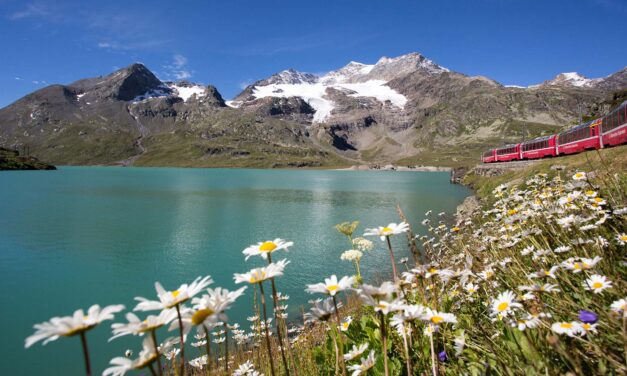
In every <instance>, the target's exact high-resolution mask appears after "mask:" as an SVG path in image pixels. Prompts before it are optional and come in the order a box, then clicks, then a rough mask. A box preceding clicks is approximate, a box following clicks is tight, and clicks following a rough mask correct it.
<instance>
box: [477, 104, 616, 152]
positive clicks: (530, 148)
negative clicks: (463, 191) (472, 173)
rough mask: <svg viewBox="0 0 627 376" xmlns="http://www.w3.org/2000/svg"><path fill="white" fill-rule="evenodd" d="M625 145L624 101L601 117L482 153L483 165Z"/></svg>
mask: <svg viewBox="0 0 627 376" xmlns="http://www.w3.org/2000/svg"><path fill="white" fill-rule="evenodd" d="M622 144H627V101H624V102H623V103H622V104H621V105H620V106H618V107H617V108H616V109H614V110H613V111H611V112H610V113H609V114H607V115H605V116H603V117H602V118H599V119H596V120H592V121H589V122H587V123H585V124H580V125H577V126H575V127H573V128H570V129H567V130H565V131H563V132H561V133H558V134H556V135H551V136H544V137H538V138H534V139H533V140H529V141H525V142H523V143H520V144H511V145H506V146H503V147H500V148H497V149H490V150H488V151H486V152H485V153H483V155H482V156H481V161H482V162H483V163H493V162H507V161H515V160H522V159H539V158H544V157H556V156H559V155H561V154H574V153H580V152H582V151H585V150H589V149H601V148H604V147H610V146H616V145H622Z"/></svg>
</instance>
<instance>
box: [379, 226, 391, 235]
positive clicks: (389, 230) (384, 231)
mask: <svg viewBox="0 0 627 376" xmlns="http://www.w3.org/2000/svg"><path fill="white" fill-rule="evenodd" d="M381 233H382V234H384V235H389V234H391V233H392V229H391V228H389V227H384V228H382V229H381Z"/></svg>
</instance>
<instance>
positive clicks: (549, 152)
mask: <svg viewBox="0 0 627 376" xmlns="http://www.w3.org/2000/svg"><path fill="white" fill-rule="evenodd" d="M556 139H557V136H556V135H551V136H544V137H538V138H534V139H533V140H529V141H525V142H523V143H522V144H520V148H521V150H520V151H521V157H522V158H521V159H539V158H544V157H554V156H556V155H557V148H556V147H555V142H556Z"/></svg>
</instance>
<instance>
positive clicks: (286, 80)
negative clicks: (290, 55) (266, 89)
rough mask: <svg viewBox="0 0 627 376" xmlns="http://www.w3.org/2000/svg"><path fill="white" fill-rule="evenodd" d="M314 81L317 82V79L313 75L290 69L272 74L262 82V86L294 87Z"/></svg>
mask: <svg viewBox="0 0 627 376" xmlns="http://www.w3.org/2000/svg"><path fill="white" fill-rule="evenodd" d="M316 81H318V77H316V76H315V75H313V74H311V73H303V72H299V71H297V70H295V69H292V68H290V69H286V70H284V71H281V72H279V73H275V74H273V75H272V76H270V77H269V78H268V79H267V80H265V81H264V84H265V85H272V84H290V85H294V84H303V83H308V84H313V83H315V82H316Z"/></svg>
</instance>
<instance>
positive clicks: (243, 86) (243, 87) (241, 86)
mask: <svg viewBox="0 0 627 376" xmlns="http://www.w3.org/2000/svg"><path fill="white" fill-rule="evenodd" d="M252 83H253V80H251V79H250V78H249V79H247V80H246V81H242V82H240V83H239V84H238V85H237V86H239V88H240V89H242V90H244V89H246V88H247V87H248V86H249V85H250V84H252Z"/></svg>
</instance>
